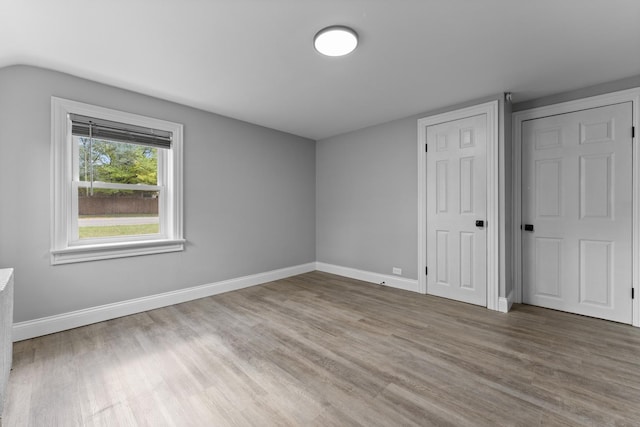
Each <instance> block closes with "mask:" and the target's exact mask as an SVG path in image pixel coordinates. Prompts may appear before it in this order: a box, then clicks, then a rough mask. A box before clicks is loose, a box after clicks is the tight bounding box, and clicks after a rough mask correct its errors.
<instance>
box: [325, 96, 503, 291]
mask: <svg viewBox="0 0 640 427" xmlns="http://www.w3.org/2000/svg"><path fill="white" fill-rule="evenodd" d="M496 99H498V100H499V101H500V107H501V111H502V108H503V104H502V95H497V96H492V97H487V98H483V99H478V100H473V101H469V102H465V103H464V104H458V105H455V106H451V107H447V108H442V109H439V110H436V111H429V112H425V113H422V114H417V115H415V116H411V117H407V118H404V119H400V120H395V121H392V122H388V123H384V124H381V125H377V126H372V127H368V128H365V129H362V130H358V131H355V132H350V133H347V134H343V135H338V136H335V137H332V138H327V139H324V140H320V141H318V142H317V143H316V171H317V177H316V227H317V233H316V245H317V246H316V256H317V260H318V261H320V262H326V263H329V264H335V265H340V266H344V267H351V268H356V269H360V270H365V271H371V272H374V273H381V274H392V271H391V270H392V268H393V267H401V268H402V273H403V274H402V275H403V276H404V277H407V278H410V279H417V278H418V271H417V269H418V268H417V261H418V195H417V192H418V159H417V138H418V135H417V127H418V124H417V120H418V119H419V118H422V117H427V116H430V115H434V114H439V113H443V112H446V111H452V110H456V109H459V108H464V107H468V106H471V105H476V104H480V103H483V102H488V101H493V100H496ZM502 112H504V111H502ZM503 121H504V119H503ZM508 133H510V130H509V131H508ZM501 135H502V136H503V137H504V133H502V134H501ZM501 143H503V142H501ZM506 237H507V240H509V239H510V237H509V236H506ZM508 274H510V269H509V270H508V271H506V270H505V271H504V273H503V276H505V280H507V279H506V275H508ZM501 295H504V284H503V285H502V286H501Z"/></svg>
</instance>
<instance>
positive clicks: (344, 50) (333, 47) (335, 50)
mask: <svg viewBox="0 0 640 427" xmlns="http://www.w3.org/2000/svg"><path fill="white" fill-rule="evenodd" d="M313 46H314V47H315V48H316V50H317V51H318V52H320V53H321V54H323V55H326V56H343V55H347V54H349V53H351V52H353V51H354V50H355V48H356V47H357V46H358V33H356V32H355V31H353V30H352V29H351V28H349V27H344V26H342V25H332V26H330V27H327V28H323V29H322V30H320V31H318V33H317V34H316V36H315V37H314V38H313Z"/></svg>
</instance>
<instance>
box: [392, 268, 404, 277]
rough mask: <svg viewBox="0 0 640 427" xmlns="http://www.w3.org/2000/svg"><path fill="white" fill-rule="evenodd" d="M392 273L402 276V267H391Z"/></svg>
mask: <svg viewBox="0 0 640 427" xmlns="http://www.w3.org/2000/svg"><path fill="white" fill-rule="evenodd" d="M393 274H397V275H398V276H402V269H401V268H400V267H393Z"/></svg>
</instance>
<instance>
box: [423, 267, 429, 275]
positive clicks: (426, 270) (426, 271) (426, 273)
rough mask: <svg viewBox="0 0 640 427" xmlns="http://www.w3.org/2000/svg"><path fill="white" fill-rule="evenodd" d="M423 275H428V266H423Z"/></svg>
mask: <svg viewBox="0 0 640 427" xmlns="http://www.w3.org/2000/svg"><path fill="white" fill-rule="evenodd" d="M424 275H425V276H428V275H429V267H425V268H424Z"/></svg>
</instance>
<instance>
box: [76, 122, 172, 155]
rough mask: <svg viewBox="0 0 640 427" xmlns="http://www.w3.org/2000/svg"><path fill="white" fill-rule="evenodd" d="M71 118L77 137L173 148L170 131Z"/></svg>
mask: <svg viewBox="0 0 640 427" xmlns="http://www.w3.org/2000/svg"><path fill="white" fill-rule="evenodd" d="M69 118H70V119H71V124H72V126H71V133H72V134H73V135H76V136H82V137H87V138H88V137H92V138H94V139H106V140H109V141H118V142H127V143H130V144H139V145H147V146H150V147H155V148H171V140H172V137H173V135H172V132H169V131H165V130H159V129H151V128H145V127H142V126H135V125H130V124H127V123H118V122H112V121H109V120H103V119H96V118H93V117H87V116H81V115H79V114H69Z"/></svg>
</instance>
